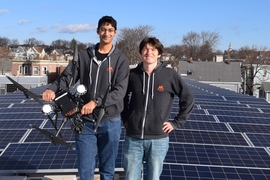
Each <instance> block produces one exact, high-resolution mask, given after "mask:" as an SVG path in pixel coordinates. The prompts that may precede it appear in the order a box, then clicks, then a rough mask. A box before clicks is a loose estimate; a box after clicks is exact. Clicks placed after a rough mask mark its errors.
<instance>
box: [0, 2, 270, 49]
mask: <svg viewBox="0 0 270 180" xmlns="http://www.w3.org/2000/svg"><path fill="white" fill-rule="evenodd" d="M269 7H270V0H166V1H162V0H136V1H135V0H134V1H127V0H116V1H111V0H110V1H109V0H103V1H90V0H77V1H72V0H69V1H67V0H65V1H64V0H57V1H55V0H54V1H52V0H46V1H36V0H35V1H34V0H27V1H19V0H1V3H0V37H7V38H9V39H18V40H19V43H21V44H22V43H23V41H24V40H26V39H29V38H36V39H37V40H40V41H43V42H44V43H45V44H47V45H50V44H51V42H52V41H54V40H57V39H62V40H68V41H70V40H71V39H72V38H75V39H76V40H78V41H80V42H83V43H96V42H97V41H98V36H97V34H96V31H95V30H96V27H97V22H98V20H99V19H100V18H101V17H102V16H104V15H110V16H113V17H114V18H115V19H116V20H117V23H118V29H121V28H125V27H128V28H135V27H138V26H139V25H150V26H152V27H153V28H154V30H153V31H152V33H151V35H153V36H156V37H157V38H159V39H160V40H161V41H162V43H163V45H164V46H165V47H168V46H171V45H175V44H182V37H183V35H186V34H187V33H188V32H190V31H194V32H197V33H200V32H202V31H210V32H218V33H219V35H220V37H221V39H220V43H219V44H218V47H217V49H219V50H222V51H223V50H226V49H227V48H228V46H229V44H230V43H231V44H232V47H233V49H238V48H240V47H243V46H252V45H256V46H258V47H261V46H267V47H268V48H270V18H269V17H270V15H269V12H268V11H269Z"/></svg>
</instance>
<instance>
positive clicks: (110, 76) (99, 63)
mask: <svg viewBox="0 0 270 180" xmlns="http://www.w3.org/2000/svg"><path fill="white" fill-rule="evenodd" d="M98 45H99V44H96V45H93V46H92V47H90V51H89V52H90V55H91V56H90V57H91V59H90V70H89V79H90V85H92V83H93V80H92V69H93V62H95V63H97V65H98V72H99V67H100V65H101V64H102V63H103V62H105V61H107V62H108V68H110V67H111V54H112V53H113V52H114V50H115V46H114V45H113V46H112V49H111V50H110V52H109V53H108V55H107V57H106V58H105V59H103V60H102V61H98V59H97V57H96V55H95V49H96V47H97V46H98ZM108 73H109V76H108V77H109V78H108V82H109V84H111V79H112V72H111V71H108ZM98 76H99V73H98V74H97V76H96V78H97V79H98Z"/></svg>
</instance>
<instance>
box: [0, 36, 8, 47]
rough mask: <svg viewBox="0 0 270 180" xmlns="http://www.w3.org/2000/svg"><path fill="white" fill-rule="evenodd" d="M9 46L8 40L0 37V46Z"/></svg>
mask: <svg viewBox="0 0 270 180" xmlns="http://www.w3.org/2000/svg"><path fill="white" fill-rule="evenodd" d="M9 44H10V39H8V38H7V37H0V46H7V45H9Z"/></svg>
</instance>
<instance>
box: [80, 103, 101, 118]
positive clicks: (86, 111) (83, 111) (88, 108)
mask: <svg viewBox="0 0 270 180" xmlns="http://www.w3.org/2000/svg"><path fill="white" fill-rule="evenodd" d="M96 106H97V103H96V102H95V101H93V100H92V101H90V102H89V103H87V104H85V105H84V106H83V107H82V109H81V115H86V114H92V113H93V110H94V109H95V107H96Z"/></svg>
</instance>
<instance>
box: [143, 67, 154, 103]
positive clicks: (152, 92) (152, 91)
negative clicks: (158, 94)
mask: <svg viewBox="0 0 270 180" xmlns="http://www.w3.org/2000/svg"><path fill="white" fill-rule="evenodd" d="M145 74H146V72H143V87H142V93H143V95H145V78H146V77H145ZM151 77H152V87H151V98H152V99H153V98H154V85H155V73H153V74H151V75H149V79H148V81H150V80H151ZM148 88H149V87H148Z"/></svg>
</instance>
